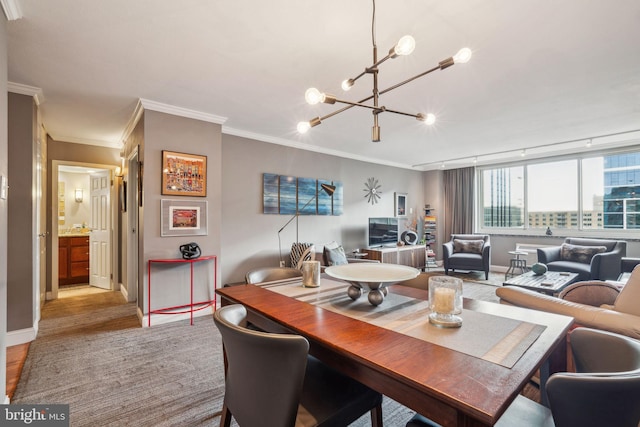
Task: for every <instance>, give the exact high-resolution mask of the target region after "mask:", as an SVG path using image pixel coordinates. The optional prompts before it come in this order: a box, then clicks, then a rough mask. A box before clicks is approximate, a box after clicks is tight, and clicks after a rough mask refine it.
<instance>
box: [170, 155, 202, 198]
mask: <svg viewBox="0 0 640 427" xmlns="http://www.w3.org/2000/svg"><path fill="white" fill-rule="evenodd" d="M162 194H163V195H169V196H197V197H205V196H206V195H207V156H200V155H197V154H185V153H177V152H175V151H166V150H163V151H162Z"/></svg>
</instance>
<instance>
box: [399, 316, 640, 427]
mask: <svg viewBox="0 0 640 427" xmlns="http://www.w3.org/2000/svg"><path fill="white" fill-rule="evenodd" d="M570 337H571V338H570V343H571V350H572V353H573V359H574V362H575V367H576V372H562V373H556V374H553V375H551V377H550V378H549V380H548V381H547V385H546V390H547V396H548V397H549V406H550V408H551V409H549V408H546V407H544V406H542V405H540V404H538V403H536V402H534V401H532V400H529V399H527V398H526V397H523V396H521V395H519V396H517V397H516V399H515V401H514V402H513V403H512V404H511V405H510V406H509V408H507V410H506V411H505V413H504V414H503V415H502V417H500V419H499V420H498V422H497V423H496V424H495V427H511V426H523V427H528V426H531V427H602V426H616V427H638V425H640V341H637V340H634V339H632V338H629V337H626V336H624V335H619V334H614V333H612V332H607V331H601V330H598V329H589V328H576V329H574V330H573V331H572V332H571V334H570ZM438 426H439V425H438V424H436V423H434V422H433V421H431V420H430V419H428V418H426V417H423V416H422V415H419V414H416V415H415V416H414V417H413V418H412V419H411V420H410V421H409V422H408V423H407V425H406V427H438Z"/></svg>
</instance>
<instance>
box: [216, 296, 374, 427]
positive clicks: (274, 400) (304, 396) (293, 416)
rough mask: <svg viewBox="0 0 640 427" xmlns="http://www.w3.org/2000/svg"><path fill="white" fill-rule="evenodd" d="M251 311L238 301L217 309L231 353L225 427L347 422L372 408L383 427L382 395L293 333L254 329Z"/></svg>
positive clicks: (226, 381)
mask: <svg viewBox="0 0 640 427" xmlns="http://www.w3.org/2000/svg"><path fill="white" fill-rule="evenodd" d="M246 317H247V310H246V309H245V307H244V306H242V305H239V304H235V305H228V306H225V307H222V308H220V309H218V310H216V311H215V312H214V315H213V319H214V321H215V324H216V326H217V327H218V329H219V330H220V334H221V335H222V343H223V344H224V349H225V355H226V362H227V367H226V378H225V396H224V403H223V407H222V417H221V419H220V426H225V427H228V426H230V424H231V418H232V417H233V418H234V419H235V420H236V422H237V423H238V425H240V426H242V427H264V426H279V427H293V426H296V427H298V426H304V427H306V426H346V425H349V424H350V423H352V422H354V421H355V420H357V419H358V418H360V417H361V416H362V415H364V414H366V413H367V412H371V424H372V426H375V427H378V426H379V427H382V395H381V394H380V393H378V392H376V391H374V390H371V389H370V388H369V387H367V386H365V385H363V384H361V383H359V382H357V381H355V380H353V379H351V378H349V377H347V376H344V375H342V374H340V373H339V372H337V371H335V370H333V369H331V368H329V367H328V366H326V365H325V364H324V363H322V362H320V361H319V360H318V359H316V358H314V357H312V356H309V355H308V351H309V342H308V341H307V339H306V338H304V337H302V336H299V335H294V334H273V333H266V332H258V331H253V330H249V329H247V328H246V327H245V325H246Z"/></svg>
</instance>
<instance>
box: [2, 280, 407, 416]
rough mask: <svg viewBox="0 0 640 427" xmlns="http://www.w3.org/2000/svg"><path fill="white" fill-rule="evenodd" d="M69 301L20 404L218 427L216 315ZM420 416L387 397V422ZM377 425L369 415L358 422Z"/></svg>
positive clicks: (44, 339)
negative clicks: (159, 316) (164, 315)
mask: <svg viewBox="0 0 640 427" xmlns="http://www.w3.org/2000/svg"><path fill="white" fill-rule="evenodd" d="M72 300H75V301H72ZM66 301H67V302H68V301H71V304H73V308H69V305H65V304H50V303H47V305H45V308H44V309H43V313H42V316H43V318H42V320H41V322H40V331H39V333H38V337H37V339H36V340H35V341H34V342H33V343H32V344H31V346H30V348H29V353H28V355H27V359H26V361H25V365H24V369H23V372H22V376H21V378H20V381H19V383H18V387H17V389H16V392H15V395H14V397H13V400H12V402H11V403H12V404H20V403H32V404H52V403H67V404H69V405H70V425H71V426H92V427H95V426H101V427H103V426H114V427H115V426H118V427H119V426H136V427H139V426H142V427H145V426H149V427H151V426H167V427H173V426H185V427H191V426H214V425H218V423H219V422H220V419H219V416H218V414H217V413H218V411H219V410H220V409H221V407H222V400H223V397H224V373H223V359H222V341H221V339H220V335H219V333H218V330H217V328H216V327H215V325H214V323H213V319H212V318H211V317H200V318H196V319H195V321H194V325H193V326H190V325H189V322H188V321H181V322H174V323H170V324H164V325H159V326H153V327H151V328H141V327H140V326H139V325H138V320H137V317H136V307H135V305H134V304H126V303H124V301H123V300H122V296H121V295H120V294H118V293H115V292H109V293H107V295H105V294H99V295H88V296H84V297H75V298H70V299H67V300H66ZM52 306H53V308H51V307H52ZM274 392H277V390H274ZM412 416H413V411H411V410H410V409H408V408H406V407H404V406H402V405H400V404H398V403H397V402H395V401H393V400H391V399H387V398H385V400H384V402H383V419H384V425H385V426H388V427H394V426H398V427H400V426H402V427H404V425H405V424H406V422H407V421H408V420H409V419H410V418H411V417H412ZM233 425H235V426H237V424H235V422H234V424H233ZM369 425H371V422H370V417H369V415H364V416H363V417H361V418H360V419H359V420H357V421H356V422H354V423H353V424H351V426H353V427H365V426H369Z"/></svg>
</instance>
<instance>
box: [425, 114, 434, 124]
mask: <svg viewBox="0 0 640 427" xmlns="http://www.w3.org/2000/svg"><path fill="white" fill-rule="evenodd" d="M424 122H425V123H426V125H427V126H431V125H432V124H434V123H435V122H436V115H435V114H433V113H429V114H427V116H426V117H425V118H424Z"/></svg>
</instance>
